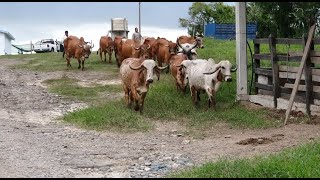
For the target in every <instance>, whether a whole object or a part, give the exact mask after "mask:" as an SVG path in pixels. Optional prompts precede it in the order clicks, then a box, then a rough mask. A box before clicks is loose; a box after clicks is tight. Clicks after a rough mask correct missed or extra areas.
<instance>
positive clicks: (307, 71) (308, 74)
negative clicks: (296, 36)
mask: <svg viewBox="0 0 320 180" xmlns="http://www.w3.org/2000/svg"><path fill="white" fill-rule="evenodd" d="M302 38H303V41H302V42H303V49H304V48H305V46H306V43H307V37H306V36H303V37H302ZM313 50H314V44H313V40H312V42H311V45H310V51H313ZM309 54H310V52H309ZM309 54H308V55H307V59H306V64H305V66H304V77H305V85H306V112H307V115H308V116H310V115H311V112H310V105H311V104H313V100H314V99H313V84H312V69H311V67H312V64H311V58H310V55H309Z"/></svg>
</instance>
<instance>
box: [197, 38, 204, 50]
mask: <svg viewBox="0 0 320 180" xmlns="http://www.w3.org/2000/svg"><path fill="white" fill-rule="evenodd" d="M195 40H196V42H197V43H198V46H197V47H198V48H204V45H203V39H202V37H196V39H195Z"/></svg>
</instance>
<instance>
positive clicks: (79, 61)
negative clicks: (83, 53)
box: [78, 59, 81, 69]
mask: <svg viewBox="0 0 320 180" xmlns="http://www.w3.org/2000/svg"><path fill="white" fill-rule="evenodd" d="M78 63H79V66H78V69H80V68H81V60H80V59H78Z"/></svg>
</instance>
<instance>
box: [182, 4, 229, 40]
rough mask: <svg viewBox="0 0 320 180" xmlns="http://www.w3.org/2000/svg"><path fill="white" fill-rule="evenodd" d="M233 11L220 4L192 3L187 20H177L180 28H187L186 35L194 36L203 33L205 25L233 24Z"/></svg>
mask: <svg viewBox="0 0 320 180" xmlns="http://www.w3.org/2000/svg"><path fill="white" fill-rule="evenodd" d="M234 11H235V9H234V7H233V6H228V5H224V4H223V3H222V2H211V3H205V2H194V3H193V4H192V6H191V7H190V8H189V11H188V14H189V16H190V17H189V18H188V19H184V18H179V23H180V27H185V28H188V33H189V34H190V35H194V34H196V33H203V32H204V29H203V28H204V25H205V24H207V23H212V22H216V23H234V22H235V13H234Z"/></svg>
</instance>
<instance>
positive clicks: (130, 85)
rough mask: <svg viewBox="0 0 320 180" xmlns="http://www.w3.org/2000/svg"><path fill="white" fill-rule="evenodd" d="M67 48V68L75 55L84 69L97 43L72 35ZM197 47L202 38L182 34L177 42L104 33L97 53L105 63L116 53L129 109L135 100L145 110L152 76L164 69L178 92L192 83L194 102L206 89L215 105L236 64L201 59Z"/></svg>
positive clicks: (201, 44) (210, 100) (137, 106)
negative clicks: (170, 76)
mask: <svg viewBox="0 0 320 180" xmlns="http://www.w3.org/2000/svg"><path fill="white" fill-rule="evenodd" d="M64 47H65V52H64V53H63V57H64V55H65V54H66V60H67V67H71V64H70V58H75V59H77V60H78V62H79V66H78V69H80V68H81V69H82V70H83V69H84V62H85V59H86V58H89V55H90V53H91V50H92V48H93V47H94V45H93V44H92V43H88V42H85V41H84V39H83V37H81V38H80V39H79V38H77V37H75V36H69V37H68V38H67V39H65V40H64ZM197 48H204V45H203V40H202V38H201V37H189V36H180V37H178V38H177V41H176V42H172V41H169V40H167V39H165V38H160V37H158V38H157V39H156V38H153V37H143V38H142V40H141V41H133V40H131V39H125V38H123V37H122V36H116V37H115V38H114V40H112V38H111V37H109V36H101V38H100V47H99V49H98V51H97V54H98V53H99V54H100V59H101V61H103V57H102V54H104V61H105V62H106V59H107V56H106V54H107V53H108V55H109V63H112V61H111V56H112V53H113V52H114V54H115V58H116V63H117V66H118V67H119V68H120V76H121V80H122V85H123V90H124V92H125V100H126V104H127V106H128V107H129V108H131V106H132V104H133V103H134V109H135V110H136V111H140V113H142V112H143V106H144V100H145V97H146V95H147V92H148V89H149V85H150V84H151V83H152V82H153V75H154V74H156V76H157V78H158V80H159V78H160V74H161V71H162V70H164V69H167V72H169V71H170V73H171V74H172V76H173V77H174V79H175V84H176V88H177V90H178V91H182V92H183V93H186V88H187V86H188V84H189V88H190V92H191V97H192V102H193V104H194V105H197V104H198V101H200V92H206V93H207V95H208V106H209V108H210V107H211V105H212V106H213V108H214V107H215V104H216V102H215V94H216V93H217V91H218V90H219V87H220V85H221V83H222V82H223V81H227V82H231V81H232V77H231V72H235V71H236V70H237V67H233V65H232V64H231V63H230V62H229V61H228V60H223V61H220V62H219V63H215V61H214V60H213V59H212V58H209V59H208V60H205V59H199V58H198V57H197V51H196V49H197Z"/></svg>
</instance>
